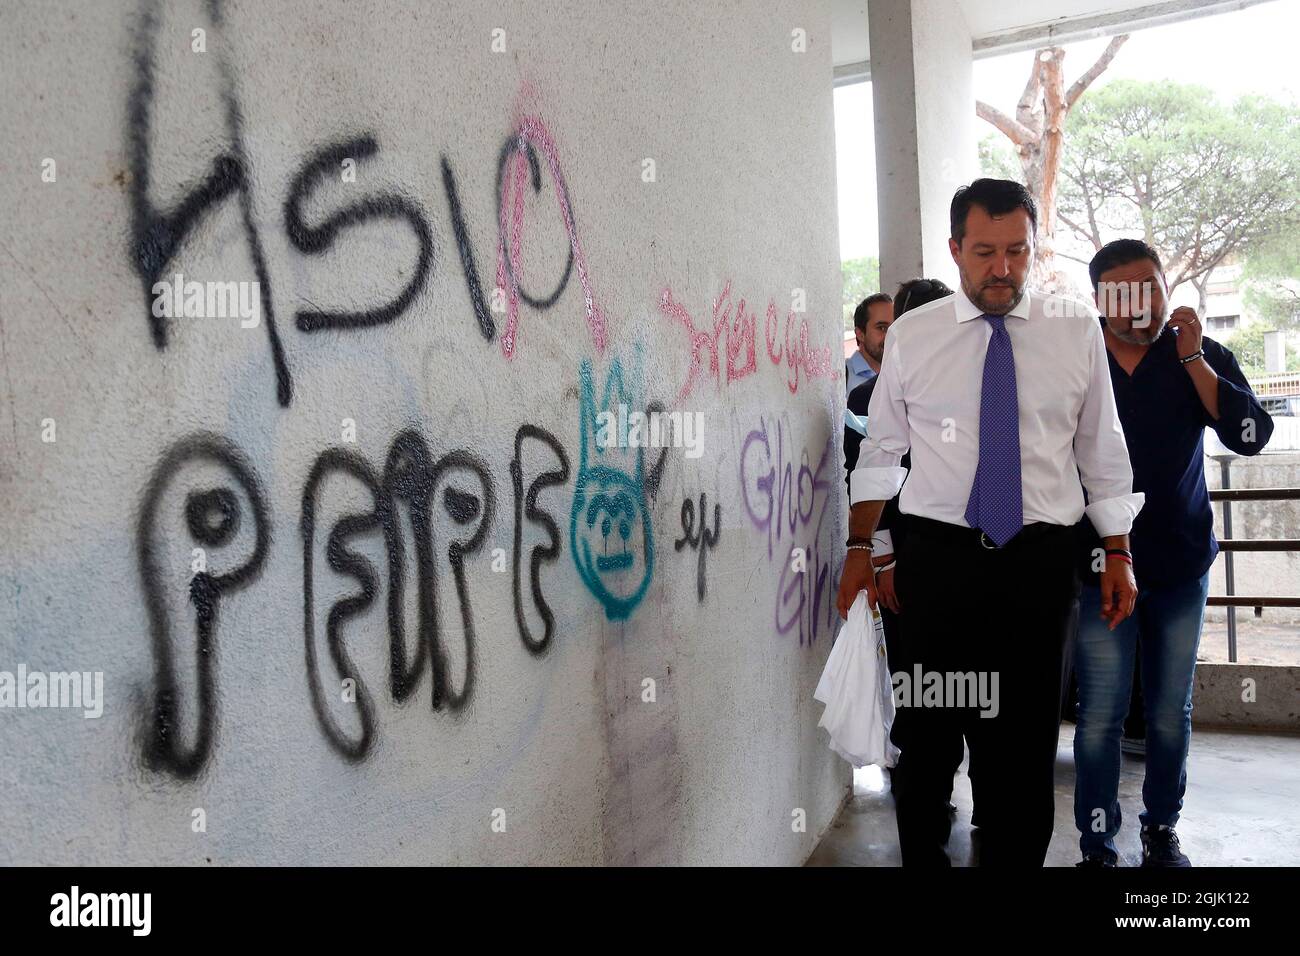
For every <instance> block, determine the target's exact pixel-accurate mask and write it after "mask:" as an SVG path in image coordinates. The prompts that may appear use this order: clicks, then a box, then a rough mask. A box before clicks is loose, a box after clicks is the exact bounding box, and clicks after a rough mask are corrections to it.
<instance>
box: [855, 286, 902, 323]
mask: <svg viewBox="0 0 1300 956" xmlns="http://www.w3.org/2000/svg"><path fill="white" fill-rule="evenodd" d="M893 302H894V300H893V299H891V298H890V297H889V293H888V292H876V293H874V294H872V295H869V296H867V297H866V298H865V299H863V300H862V301H861V302H859V303H858V307H857V308H856V309H854V310H853V327H854V328H855V329H859V330H862V331H865V330H866V328H867V313H868V312H870V311H871V307H872V306H873V305H892V304H893Z"/></svg>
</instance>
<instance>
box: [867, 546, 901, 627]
mask: <svg viewBox="0 0 1300 956" xmlns="http://www.w3.org/2000/svg"><path fill="white" fill-rule="evenodd" d="M893 563H894V555H892V554H885V555H872V556H871V564H872V567H873V568H874V569H875V572H876V573H875V578H876V593H877V595H878V596H879V598H880V603H881V604H882V605H884V606H885V607H887V608H889V609H890V610H891V611H893V612H894V613H895V614H897V613H898V612H899V611H901V610H902V609H903V607H902V605H901V604H900V603H899V601H898V592H897V591H895V590H894V569H893V568H890V569H889V570H888V571H881V570H880V568H881V567H882V566H884V565H886V564H893Z"/></svg>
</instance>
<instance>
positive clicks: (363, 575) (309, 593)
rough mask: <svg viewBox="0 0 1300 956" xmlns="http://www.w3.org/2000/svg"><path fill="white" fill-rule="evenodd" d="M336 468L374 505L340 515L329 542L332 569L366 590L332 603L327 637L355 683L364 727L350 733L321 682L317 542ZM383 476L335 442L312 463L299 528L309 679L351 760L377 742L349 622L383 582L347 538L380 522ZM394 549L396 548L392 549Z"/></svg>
mask: <svg viewBox="0 0 1300 956" xmlns="http://www.w3.org/2000/svg"><path fill="white" fill-rule="evenodd" d="M330 474H345V475H348V476H350V477H352V478H354V479H356V481H358V482H359V483H360V484H362V485H364V486H365V487H366V488H367V490H369V492H370V495H371V500H372V501H373V502H375V505H374V507H373V508H372V509H371V510H370V511H368V512H365V513H363V514H352V515H346V516H344V517H342V518H340V519H339V521H338V522H337V523H336V525H335V527H334V529H333V530H332V531H331V532H330V535H329V538H328V541H327V543H326V560H327V562H328V563H329V566H330V568H331V569H333V570H334V571H336V572H337V573H339V574H342V575H345V576H348V577H351V578H353V579H354V580H356V582H357V584H358V585H359V586H360V590H359V591H357V592H355V593H353V594H351V595H348V596H347V597H344V598H342V599H340V600H339V601H337V602H336V603H335V604H334V606H333V607H331V608H330V612H329V616H328V618H327V619H326V623H325V640H326V645H327V647H328V649H329V656H330V662H331V663H332V664H333V665H334V670H335V676H336V680H335V682H334V685H333V686H335V687H338V686H341V682H342V680H344V679H351V680H352V681H353V683H354V690H355V694H356V700H355V703H356V706H357V714H358V719H359V722H360V726H361V731H360V733H359V734H358V735H356V736H355V737H353V736H349V735H348V733H347V732H346V731H344V730H343V729H342V728H341V727H339V726H338V724H337V723H336V722H335V721H334V719H333V717H332V716H331V715H330V711H329V706H328V704H327V703H326V701H327V700H328V697H327V695H328V694H329V693H330V692H329V691H327V690H326V688H325V686H324V685H323V684H322V683H321V679H320V664H319V661H318V659H317V648H316V623H315V606H314V603H313V601H314V595H313V582H314V580H315V577H314V574H313V566H314V563H315V549H314V542H315V536H316V503H317V498H318V495H319V489H320V485H321V483H322V482H323V481H324V479H325V478H326V477H327V476H329V475H330ZM380 494H381V493H380V487H379V481H378V479H377V478H376V477H375V474H374V470H373V469H372V468H371V467H370V465H369V464H367V463H366V461H365V460H364V459H363V458H362V457H361V456H360V455H358V454H357V453H356V452H353V451H350V450H347V449H341V448H329V449H326V450H325V451H323V452H321V454H320V456H319V457H318V458H317V459H316V463H315V464H314V465H313V466H312V469H311V474H310V475H309V476H308V478H307V483H306V485H305V486H304V487H303V492H302V516H301V520H300V522H299V529H300V531H301V534H302V593H303V636H304V639H305V644H306V655H307V684H308V688H309V689H310V691H311V702H312V708H313V709H314V710H315V711H316V718H317V720H319V721H320V725H321V728H322V729H323V730H324V732H325V738H326V739H327V740H328V741H329V742H330V744H331V745H332V746H333V747H334V749H335V751H337V752H338V753H339V754H340V755H341V756H343V757H345V758H346V759H348V760H351V761H359V760H362V759H363V758H364V757H365V756H366V754H368V753H369V752H370V748H371V746H372V745H373V743H374V735H375V717H374V703H373V701H372V698H371V696H370V692H369V690H368V689H367V687H366V684H365V682H364V681H363V680H362V679H361V676H360V674H359V673H358V672H357V669H356V667H355V666H354V665H353V663H352V658H351V657H350V656H349V655H348V652H347V648H346V647H345V646H344V644H343V633H342V628H343V624H344V623H345V622H346V621H347V620H348V619H349V618H351V617H354V616H355V615H357V614H360V613H361V612H362V611H364V610H366V609H367V608H368V607H370V605H371V604H372V603H373V601H374V598H375V593H376V590H377V586H378V577H377V575H376V574H375V570H374V567H373V566H372V565H371V564H370V562H369V561H367V560H366V559H365V558H364V557H362V556H361V555H359V554H357V553H356V552H355V551H351V550H349V549H348V547H347V539H348V538H350V537H353V536H355V535H357V534H361V533H364V532H366V531H368V530H370V529H373V528H374V527H376V526H377V525H378V524H379V499H380ZM390 554H391V552H390Z"/></svg>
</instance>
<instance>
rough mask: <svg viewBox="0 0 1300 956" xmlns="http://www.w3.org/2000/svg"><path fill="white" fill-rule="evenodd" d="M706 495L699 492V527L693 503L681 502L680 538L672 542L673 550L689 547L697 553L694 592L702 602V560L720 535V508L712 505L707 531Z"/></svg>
mask: <svg viewBox="0 0 1300 956" xmlns="http://www.w3.org/2000/svg"><path fill="white" fill-rule="evenodd" d="M708 501H709V499H708V495H706V494H705V493H704V492H700V527H699V530H698V531H697V530H696V528H695V502H694V501H692V500H691V499H690V498H686V499H684V500H683V501H682V536H681V538H679V539H678V540H676V541H674V542H673V550H674V551H681V550H682V548H685V547H687V546H689V547H690V548H692V549H693V550H695V551H697V552H698V553H699V562H698V567H697V570H696V573H695V590H696V594H697V595H698V597H699V599H700V600H701V601H703V600H704V590H705V580H704V559H705V556H706V555H707V553H708V551H709V549H710V548H712V547H714V546H715V545H716V544H717V543H718V538H719V537H721V534H722V506H721V505H720V504H717V503H716V502H715V503H714V505H713V530H712V531H709V520H708V519H709V504H708Z"/></svg>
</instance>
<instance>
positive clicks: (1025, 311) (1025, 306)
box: [953, 289, 1030, 323]
mask: <svg viewBox="0 0 1300 956" xmlns="http://www.w3.org/2000/svg"><path fill="white" fill-rule="evenodd" d="M1029 296H1030V292H1029V290H1028V289H1026V290H1025V294H1024V295H1022V296H1021V297H1020V301H1019V302H1017V303H1016V307H1015V308H1014V309H1012V310H1011V311H1010V312H1008V313H1007V315H1014V316H1015V317H1016V318H1018V319H1028V318H1029ZM953 306H954V308H955V309H956V311H957V321H958V323H961V322H969V321H970V320H971V319H978V318H979V317H980V316H982V315H983V314H984V310H983V309H981V308H980V307H979V306H978V305H976V304H975V303H974V302H972V301H971V300H970V299H969V298H968V297H967V295H966V290H965V289H962V290H960V291H959V292H958V293H957V294H956V295H954V296H953Z"/></svg>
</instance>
